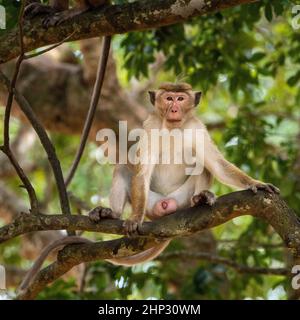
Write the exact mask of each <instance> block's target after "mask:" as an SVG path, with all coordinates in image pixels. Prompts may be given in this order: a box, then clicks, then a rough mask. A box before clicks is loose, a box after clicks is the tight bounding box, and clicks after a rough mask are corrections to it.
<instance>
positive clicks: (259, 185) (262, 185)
mask: <svg viewBox="0 0 300 320" xmlns="http://www.w3.org/2000/svg"><path fill="white" fill-rule="evenodd" d="M248 189H249V190H251V191H252V192H253V193H257V191H258V190H264V191H267V192H269V193H276V194H279V193H280V189H279V188H277V187H275V186H274V185H273V184H271V183H262V182H258V183H254V184H252V185H250V186H249V187H248Z"/></svg>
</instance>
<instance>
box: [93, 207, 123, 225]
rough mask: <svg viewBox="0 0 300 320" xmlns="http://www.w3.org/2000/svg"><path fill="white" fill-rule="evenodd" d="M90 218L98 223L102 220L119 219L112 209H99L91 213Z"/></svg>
mask: <svg viewBox="0 0 300 320" xmlns="http://www.w3.org/2000/svg"><path fill="white" fill-rule="evenodd" d="M89 218H90V219H91V220H92V221H93V222H95V223H98V222H99V221H101V220H102V219H118V218H119V217H118V216H117V215H116V214H115V213H114V212H113V211H112V210H111V209H110V208H103V207H97V208H95V209H93V210H92V211H90V212H89Z"/></svg>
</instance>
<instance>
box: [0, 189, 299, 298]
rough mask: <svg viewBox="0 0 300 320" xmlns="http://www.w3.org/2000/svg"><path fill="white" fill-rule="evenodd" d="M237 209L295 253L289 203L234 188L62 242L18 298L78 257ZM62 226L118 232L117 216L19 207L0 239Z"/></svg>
mask: <svg viewBox="0 0 300 320" xmlns="http://www.w3.org/2000/svg"><path fill="white" fill-rule="evenodd" d="M243 215H252V216H254V217H257V218H260V219H262V220H264V221H265V222H267V223H268V224H270V225H271V226H272V227H273V228H274V230H275V231H276V232H277V233H278V234H279V235H280V237H281V238H282V239H283V241H284V243H285V245H286V246H287V247H288V248H289V249H290V251H291V253H292V254H293V255H294V256H295V257H299V256H300V221H299V217H297V216H296V214H295V213H294V212H293V211H292V209H290V208H289V207H288V206H287V205H286V203H285V202H284V201H283V200H282V199H281V198H280V197H279V196H277V195H274V194H268V193H266V192H262V191H259V192H258V193H257V194H253V193H252V192H251V191H239V192H234V193H231V194H227V195H225V196H222V197H220V198H218V200H217V202H216V204H215V205H214V206H213V207H209V206H199V207H194V208H189V209H185V210H181V211H178V212H176V213H174V214H171V215H169V216H165V217H163V218H161V219H158V220H156V221H153V222H145V223H144V224H143V226H142V228H141V230H140V234H139V236H137V237H133V238H126V237H124V238H121V239H117V240H112V241H103V242H97V243H94V244H89V245H87V244H85V245H70V246H67V247H65V248H64V249H63V250H62V251H60V253H59V256H58V260H57V261H56V262H54V263H53V264H51V265H50V266H48V267H47V268H45V269H43V270H42V271H40V273H39V275H38V277H37V279H36V280H35V281H34V283H33V284H32V285H31V286H30V288H29V290H28V291H27V292H26V294H25V295H24V296H22V297H21V298H24V299H25V298H26V299H32V298H34V297H35V296H36V294H38V292H39V291H40V290H42V289H43V288H44V287H45V286H46V285H47V284H49V283H51V282H52V281H54V280H55V279H57V278H58V277H60V276H61V275H63V274H64V273H65V272H67V271H68V270H70V269H71V268H72V267H73V266H75V265H77V264H80V263H82V262H89V261H94V260H99V259H110V258H116V257H124V256H129V255H132V254H135V253H138V252H141V251H143V250H145V249H147V248H149V247H151V246H153V245H154V244H155V243H157V242H159V241H162V240H164V239H166V238H176V237H181V236H186V235H191V234H194V233H196V232H199V231H201V230H206V229H210V228H213V227H215V226H217V225H220V224H223V223H225V222H227V221H229V220H231V219H233V218H235V217H238V216H243ZM62 229H67V230H70V231H74V230H85V231H94V232H103V233H109V234H123V235H124V230H123V222H122V221H121V220H103V221H101V222H100V223H99V224H95V223H93V222H91V221H90V220H89V218H88V217H84V216H70V217H69V216H62V215H42V214H39V215H30V214H25V213H23V214H20V215H19V217H18V218H16V219H15V220H14V221H13V222H12V223H11V224H9V225H6V226H4V227H2V228H0V243H2V242H4V241H7V240H9V239H12V238H14V237H17V236H19V235H21V234H24V233H27V232H32V231H42V230H62Z"/></svg>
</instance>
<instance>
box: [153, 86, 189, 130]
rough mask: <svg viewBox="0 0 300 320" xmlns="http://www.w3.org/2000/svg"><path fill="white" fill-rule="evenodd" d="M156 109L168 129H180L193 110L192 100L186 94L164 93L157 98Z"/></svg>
mask: <svg viewBox="0 0 300 320" xmlns="http://www.w3.org/2000/svg"><path fill="white" fill-rule="evenodd" d="M156 107H157V108H158V111H159V113H160V115H161V117H162V118H163V119H164V120H165V121H166V124H167V126H168V127H180V126H181V125H182V123H183V122H184V120H185V118H186V116H187V114H188V113H189V111H191V110H192V109H193V108H194V99H193V97H192V96H191V95H190V94H188V93H187V92H164V93H162V94H161V95H160V96H159V97H158V98H157V103H156Z"/></svg>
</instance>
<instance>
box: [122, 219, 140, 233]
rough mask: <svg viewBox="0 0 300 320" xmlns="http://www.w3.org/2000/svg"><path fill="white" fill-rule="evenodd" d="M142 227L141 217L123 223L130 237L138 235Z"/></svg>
mask: <svg viewBox="0 0 300 320" xmlns="http://www.w3.org/2000/svg"><path fill="white" fill-rule="evenodd" d="M141 226H142V221H141V219H140V218H139V217H137V218H131V219H127V220H125V221H124V223H123V227H124V230H125V233H126V234H127V235H128V236H129V237H131V236H134V235H136V234H138V233H139V229H140V227H141Z"/></svg>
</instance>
